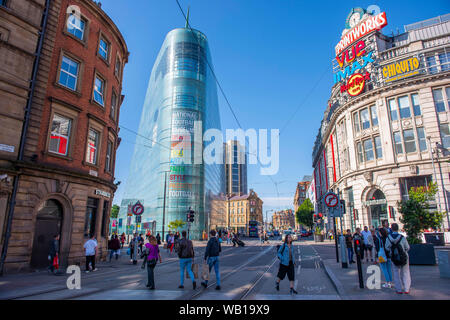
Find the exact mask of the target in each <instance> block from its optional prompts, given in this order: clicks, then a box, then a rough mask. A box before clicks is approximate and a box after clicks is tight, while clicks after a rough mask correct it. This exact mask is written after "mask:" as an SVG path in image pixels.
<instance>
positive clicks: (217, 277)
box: [205, 257, 220, 286]
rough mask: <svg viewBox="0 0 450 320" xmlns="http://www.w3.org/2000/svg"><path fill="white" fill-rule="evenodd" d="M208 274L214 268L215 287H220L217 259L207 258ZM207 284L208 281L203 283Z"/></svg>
mask: <svg viewBox="0 0 450 320" xmlns="http://www.w3.org/2000/svg"><path fill="white" fill-rule="evenodd" d="M208 266H209V272H211V269H212V267H213V266H214V272H215V273H216V285H218V286H220V272H219V257H208ZM205 283H208V280H206V281H205Z"/></svg>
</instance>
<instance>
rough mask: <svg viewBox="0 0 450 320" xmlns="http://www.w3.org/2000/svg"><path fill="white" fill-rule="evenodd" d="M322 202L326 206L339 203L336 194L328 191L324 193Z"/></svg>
mask: <svg viewBox="0 0 450 320" xmlns="http://www.w3.org/2000/svg"><path fill="white" fill-rule="evenodd" d="M324 202H325V205H326V206H327V207H328V208H334V207H336V206H337V204H338V203H339V200H338V196H337V195H336V194H335V193H333V192H328V193H327V194H326V195H325V198H324Z"/></svg>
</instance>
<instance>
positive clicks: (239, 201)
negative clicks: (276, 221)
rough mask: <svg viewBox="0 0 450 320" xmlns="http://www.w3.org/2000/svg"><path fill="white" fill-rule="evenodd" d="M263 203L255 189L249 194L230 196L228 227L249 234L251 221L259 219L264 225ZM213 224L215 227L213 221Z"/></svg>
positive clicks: (227, 210)
mask: <svg viewBox="0 0 450 320" xmlns="http://www.w3.org/2000/svg"><path fill="white" fill-rule="evenodd" d="M262 205H263V201H262V200H261V199H260V198H259V197H258V194H257V193H256V192H255V191H253V189H250V192H249V193H248V194H245V195H241V196H232V197H229V198H228V200H227V203H226V212H227V217H226V223H227V224H226V228H228V229H231V230H233V231H234V232H239V233H242V234H246V235H248V227H249V221H258V223H259V225H260V226H261V227H263V214H262ZM211 226H212V227H214V223H213V221H212V222H211Z"/></svg>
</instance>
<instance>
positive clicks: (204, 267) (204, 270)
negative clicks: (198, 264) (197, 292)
mask: <svg viewBox="0 0 450 320" xmlns="http://www.w3.org/2000/svg"><path fill="white" fill-rule="evenodd" d="M202 280H204V281H207V280H209V265H208V264H207V263H203V264H202Z"/></svg>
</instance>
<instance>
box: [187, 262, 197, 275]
mask: <svg viewBox="0 0 450 320" xmlns="http://www.w3.org/2000/svg"><path fill="white" fill-rule="evenodd" d="M191 270H192V273H193V274H194V279H198V264H197V263H192V265H191ZM188 278H189V272H188V269H187V268H186V279H188Z"/></svg>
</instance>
